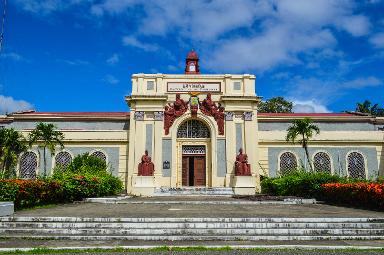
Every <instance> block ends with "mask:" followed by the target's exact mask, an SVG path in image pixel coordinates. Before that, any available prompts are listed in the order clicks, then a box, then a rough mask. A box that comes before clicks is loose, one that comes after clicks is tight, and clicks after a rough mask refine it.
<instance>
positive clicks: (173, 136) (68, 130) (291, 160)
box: [0, 55, 384, 196]
mask: <svg viewBox="0 0 384 255" xmlns="http://www.w3.org/2000/svg"><path fill="white" fill-rule="evenodd" d="M198 68H199V66H198V58H197V55H196V56H195V55H192V57H191V56H190V55H189V57H187V61H186V71H185V74H134V75H133V76H132V93H131V95H129V96H126V97H125V100H126V102H127V104H128V106H129V108H130V112H33V111H31V112H22V113H12V114H8V115H6V116H1V117H0V126H2V127H12V128H15V129H17V130H20V131H22V132H23V133H24V134H28V132H30V130H32V129H33V128H34V127H35V126H36V124H37V123H39V122H46V123H53V124H55V125H56V126H57V127H58V129H60V130H61V131H62V132H63V133H64V135H65V141H64V142H65V149H64V150H62V151H60V150H58V151H57V152H56V154H55V155H52V156H50V155H48V169H52V168H54V167H55V165H56V164H58V163H60V164H67V163H68V162H70V161H71V160H72V159H73V158H74V157H75V156H76V155H78V154H82V153H90V154H93V155H94V156H97V157H100V158H102V159H103V160H105V161H106V162H107V163H108V164H109V165H110V169H111V172H112V174H114V175H116V176H119V177H120V178H121V180H122V181H123V182H124V184H125V187H126V190H127V192H128V193H131V194H135V195H145V196H151V195H154V194H156V192H158V190H159V189H178V188H185V187H196V186H197V187H204V188H212V189H215V188H217V189H227V190H232V191H233V192H234V193H235V194H254V193H255V192H258V191H259V190H260V179H261V178H263V177H265V176H279V175H281V174H284V173H285V172H288V171H290V170H292V169H294V168H297V167H300V166H301V165H303V166H304V167H307V168H308V166H307V164H308V163H307V159H306V157H305V154H304V151H303V149H302V148H301V147H300V145H293V144H290V143H287V142H286V141H285V135H286V129H287V128H288V126H289V125H290V123H291V121H292V120H294V119H298V118H304V117H310V118H312V119H313V120H314V122H315V124H316V125H318V126H319V128H320V130H321V132H320V134H319V135H316V136H314V137H313V139H312V140H311V142H310V144H309V154H310V161H311V164H312V165H313V167H314V169H315V170H316V171H327V172H330V173H333V174H339V175H342V176H351V177H361V178H377V177H378V176H380V175H383V171H384V164H383V159H384V155H383V146H384V142H383V141H384V132H383V125H384V120H383V119H382V118H375V117H372V116H363V115H357V114H349V113H324V114H314V113H310V114H302V113H300V114H295V113H291V114H279V113H258V112H257V105H258V102H259V101H260V97H259V96H258V95H257V94H256V88H257V86H256V77H255V76H254V75H250V74H243V75H234V74H223V75H217V74H215V75H202V74H200V73H199V70H198ZM240 149H242V150H243V151H244V153H245V154H246V155H247V161H248V164H249V170H250V173H249V174H248V175H241V176H239V175H236V163H235V162H236V156H237V155H238V154H239V150H240ZM145 151H147V152H148V156H149V157H150V158H151V159H150V161H151V162H152V163H153V169H154V173H153V175H152V176H147V175H144V176H143V175H141V174H140V169H139V164H140V163H142V162H143V155H144V154H145ZM41 173H42V152H41V149H40V148H37V147H33V148H32V149H31V150H30V151H28V152H26V153H24V154H23V155H21V156H20V159H19V163H18V174H19V176H20V177H21V178H34V177H36V176H37V175H38V174H41ZM47 174H49V173H47Z"/></svg>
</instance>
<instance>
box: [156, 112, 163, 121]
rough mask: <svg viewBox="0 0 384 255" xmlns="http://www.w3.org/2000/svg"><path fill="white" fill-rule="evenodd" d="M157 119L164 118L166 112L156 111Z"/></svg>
mask: <svg viewBox="0 0 384 255" xmlns="http://www.w3.org/2000/svg"><path fill="white" fill-rule="evenodd" d="M154 114H155V120H161V121H162V120H164V112H155V113H154Z"/></svg>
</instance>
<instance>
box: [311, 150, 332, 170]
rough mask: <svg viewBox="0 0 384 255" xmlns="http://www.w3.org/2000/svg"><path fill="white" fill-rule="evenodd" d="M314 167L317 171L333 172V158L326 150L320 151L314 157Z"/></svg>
mask: <svg viewBox="0 0 384 255" xmlns="http://www.w3.org/2000/svg"><path fill="white" fill-rule="evenodd" d="M313 169H314V170H315V171H316V172H325V173H331V158H330V157H329V155H328V154H327V153H325V152H318V153H316V154H315V156H314V157H313Z"/></svg>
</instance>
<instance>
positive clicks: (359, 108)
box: [356, 100, 371, 113]
mask: <svg viewBox="0 0 384 255" xmlns="http://www.w3.org/2000/svg"><path fill="white" fill-rule="evenodd" d="M356 112H361V113H371V101H369V100H365V101H364V102H363V103H357V105H356Z"/></svg>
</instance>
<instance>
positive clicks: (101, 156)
mask: <svg viewBox="0 0 384 255" xmlns="http://www.w3.org/2000/svg"><path fill="white" fill-rule="evenodd" d="M91 156H93V157H96V158H99V159H101V160H103V161H105V162H107V156H106V155H105V154H104V152H102V151H94V152H92V154H91Z"/></svg>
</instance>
